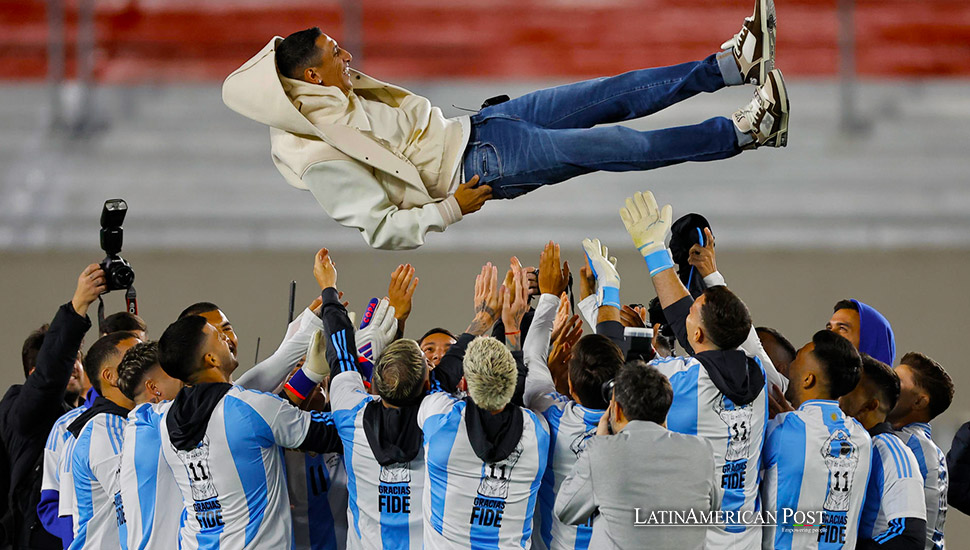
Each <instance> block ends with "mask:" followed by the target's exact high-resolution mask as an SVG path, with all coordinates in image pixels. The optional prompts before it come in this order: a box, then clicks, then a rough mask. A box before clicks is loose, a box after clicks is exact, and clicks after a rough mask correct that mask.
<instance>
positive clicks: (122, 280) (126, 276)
mask: <svg viewBox="0 0 970 550" xmlns="http://www.w3.org/2000/svg"><path fill="white" fill-rule="evenodd" d="M110 269H111V273H110V274H109V277H110V278H111V282H112V283H114V285H113V286H115V287H116V288H128V287H130V286H131V284H132V283H134V282H135V271H134V270H133V269H131V267H129V266H127V265H125V264H121V263H115V264H114V265H112V266H111V268H110Z"/></svg>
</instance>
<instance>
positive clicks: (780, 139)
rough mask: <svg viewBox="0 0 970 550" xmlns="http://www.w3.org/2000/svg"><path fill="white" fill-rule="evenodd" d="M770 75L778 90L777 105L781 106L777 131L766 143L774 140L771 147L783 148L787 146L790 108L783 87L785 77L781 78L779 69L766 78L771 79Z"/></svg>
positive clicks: (786, 92)
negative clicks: (772, 76)
mask: <svg viewBox="0 0 970 550" xmlns="http://www.w3.org/2000/svg"><path fill="white" fill-rule="evenodd" d="M771 75H774V81H775V84H776V87H777V89H778V103H779V104H780V105H781V122H780V124H779V125H778V131H777V132H775V134H774V135H772V136H771V137H770V138H768V139H767V140H766V141H767V142H769V143H770V142H771V141H772V140H774V143H773V144H772V146H773V147H785V146H786V145H788V111H789V107H790V105H789V103H788V88H786V87H785V77H784V76H782V74H781V69H773V70H772V71H771V72H770V73H768V78H771Z"/></svg>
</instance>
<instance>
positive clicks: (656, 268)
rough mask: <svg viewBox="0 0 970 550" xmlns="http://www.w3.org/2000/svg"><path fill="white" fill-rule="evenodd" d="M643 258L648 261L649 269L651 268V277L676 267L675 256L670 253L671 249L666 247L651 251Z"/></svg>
mask: <svg viewBox="0 0 970 550" xmlns="http://www.w3.org/2000/svg"><path fill="white" fill-rule="evenodd" d="M643 259H644V260H646V261H647V269H649V270H650V276H651V277H653V276H654V275H656V274H657V273H660V272H661V271H666V270H668V269H672V268H673V267H674V258H673V256H671V255H670V250H668V249H666V248H662V249H660V250H657V251H656V252H651V253H650V254H647V255H646V256H644V257H643Z"/></svg>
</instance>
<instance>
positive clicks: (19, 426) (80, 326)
mask: <svg viewBox="0 0 970 550" xmlns="http://www.w3.org/2000/svg"><path fill="white" fill-rule="evenodd" d="M89 328H91V321H90V320H89V319H88V318H87V317H81V316H80V315H78V314H77V313H76V312H75V311H74V308H73V307H72V306H71V304H70V303H67V304H64V305H63V306H61V307H60V309H59V310H58V311H57V315H55V316H54V320H53V321H51V325H50V329H49V330H48V331H47V335H46V336H45V337H44V344H43V345H42V346H41V348H40V352H39V353H38V355H37V367H36V368H35V369H34V372H32V373H31V374H30V376H28V377H27V380H26V382H24V383H23V384H18V385H15V386H11V387H10V389H9V390H7V394H6V395H4V396H3V400H0V439H2V443H3V452H4V453H5V455H6V459H7V460H8V461H9V471H8V472H4V474H6V476H7V477H6V479H5V480H4V481H5V482H6V483H7V485H6V486H5V488H6V489H7V493H6V496H7V498H8V499H9V500H8V502H10V503H11V511H12V512H13V516H12V517H11V518H10V519H11V520H12V529H13V535H12V538H13V539H15V541H16V542H15V544H14V547H15V548H16V547H22V548H57V549H59V548H61V547H62V544H61V540H60V539H59V538H57V537H55V536H53V535H51V534H49V533H48V532H47V531H45V530H44V528H43V527H42V526H41V524H40V520H39V519H38V518H37V502H38V501H39V500H40V483H41V478H42V476H43V456H44V445H45V444H46V442H47V436H48V435H49V434H50V431H51V429H52V428H53V427H54V423H55V422H57V419H58V418H60V417H61V415H62V414H64V413H65V412H66V411H67V410H68V407H67V405H66V404H65V403H64V394H65V391H66V389H67V383H68V381H69V380H70V378H71V372H72V371H73V370H74V361H75V359H77V354H78V351H79V350H80V348H81V340H82V339H83V338H84V334H85V333H86V332H87V331H88V329H89Z"/></svg>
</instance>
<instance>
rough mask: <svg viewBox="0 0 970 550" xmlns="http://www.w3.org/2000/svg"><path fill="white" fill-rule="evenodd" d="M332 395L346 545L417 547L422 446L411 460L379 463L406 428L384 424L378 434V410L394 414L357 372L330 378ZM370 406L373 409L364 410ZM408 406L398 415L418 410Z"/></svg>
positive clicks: (368, 548) (372, 548)
mask: <svg viewBox="0 0 970 550" xmlns="http://www.w3.org/2000/svg"><path fill="white" fill-rule="evenodd" d="M331 399H332V403H333V407H334V411H333V420H334V425H335V426H336V427H337V433H339V434H340V440H341V442H342V443H343V446H344V466H345V468H346V470H347V505H348V513H347V518H348V526H347V547H348V548H362V549H366V550H381V549H384V548H387V549H390V548H394V549H403V550H408V549H410V550H420V549H421V548H422V544H423V543H422V540H423V532H422V529H423V521H422V518H423V515H422V511H421V500H422V488H423V487H424V449H422V448H420V445H416V447H417V448H416V454H415V455H414V457H413V458H412V459H411V460H408V461H406V462H391V463H386V464H384V465H382V464H381V462H380V461H379V459H378V457H377V453H381V455H382V456H385V452H391V447H395V446H396V443H397V441H396V438H397V437H398V436H399V435H400V436H403V435H404V432H403V431H401V432H399V433H395V434H391V433H389V431H388V430H386V429H382V430H380V431H381V435H378V434H377V433H376V431H377V430H375V429H374V428H376V427H377V426H382V427H383V425H384V422H383V419H382V418H381V414H397V413H393V412H389V411H383V410H382V409H381V408H382V407H383V405H382V404H381V403H380V400H379V399H375V398H374V397H373V396H371V395H368V394H367V393H366V391H364V387H363V382H362V381H361V377H360V374H358V373H357V372H342V373H340V374H338V375H337V376H335V377H334V379H333V383H332V384H331ZM345 404H346V408H344V407H345ZM370 405H372V406H373V407H375V408H374V409H372V410H371V412H370V413H368V410H367V407H368V406H370ZM411 407H413V410H412V409H409V408H405V407H402V408H401V409H400V410H401V411H402V415H401V419H402V420H404V419H406V418H411V417H410V415H411V414H416V411H417V407H416V406H413V405H412V406H411ZM371 415H373V416H371ZM411 421H413V418H412V420H411ZM408 423H409V422H408ZM415 428H416V426H415ZM368 432H370V435H368ZM417 435H418V436H420V433H418V434H417ZM372 438H373V441H372ZM375 445H376V448H377V453H375ZM396 450H400V449H396ZM385 462H386V460H385Z"/></svg>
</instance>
